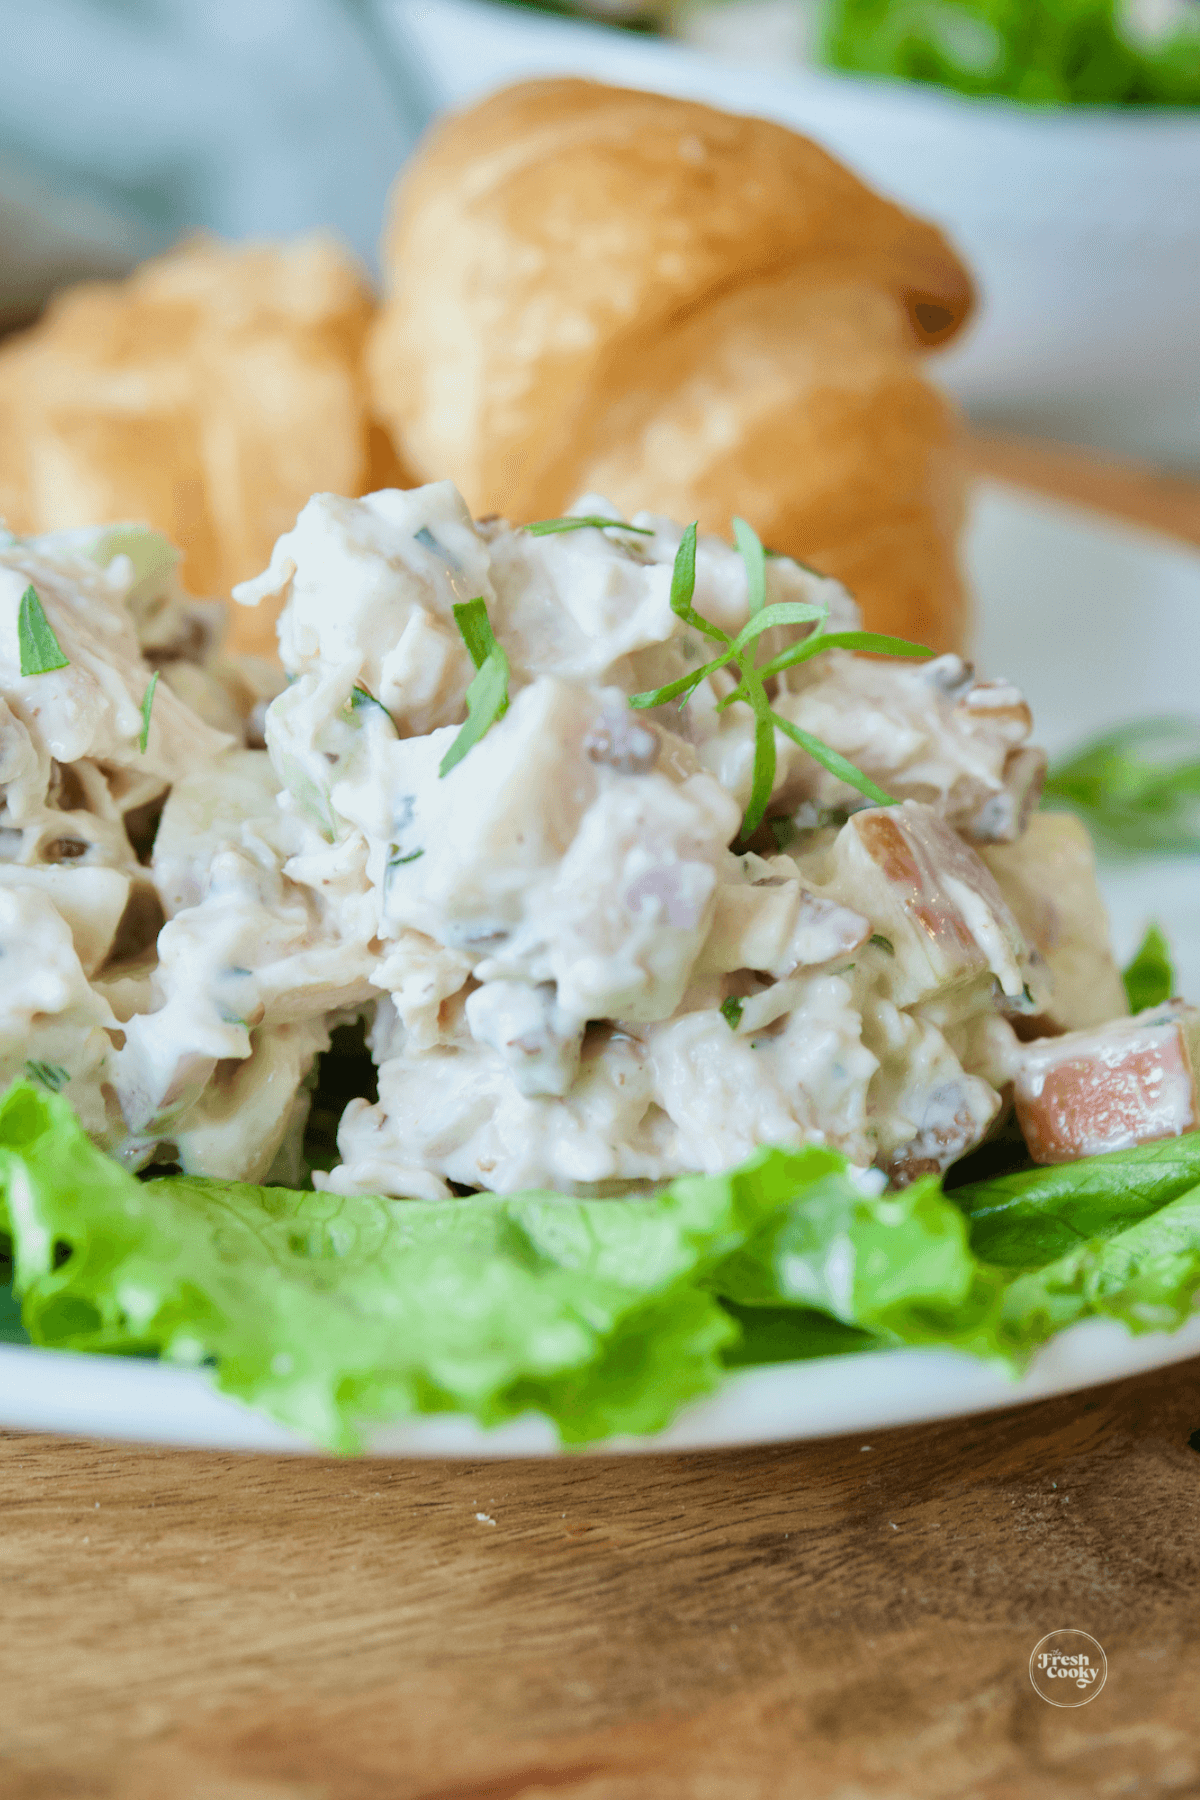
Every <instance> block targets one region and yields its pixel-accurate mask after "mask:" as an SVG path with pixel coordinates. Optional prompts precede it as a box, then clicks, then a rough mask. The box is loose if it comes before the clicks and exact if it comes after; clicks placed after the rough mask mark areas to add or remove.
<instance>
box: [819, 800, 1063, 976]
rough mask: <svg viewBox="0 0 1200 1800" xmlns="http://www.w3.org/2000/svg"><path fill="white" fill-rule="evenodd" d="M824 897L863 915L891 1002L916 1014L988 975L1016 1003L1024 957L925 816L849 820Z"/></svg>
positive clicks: (988, 898)
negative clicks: (881, 942) (883, 941)
mask: <svg viewBox="0 0 1200 1800" xmlns="http://www.w3.org/2000/svg"><path fill="white" fill-rule="evenodd" d="M833 867H834V878H833V880H832V881H831V882H830V883H829V884H828V891H829V892H830V893H832V894H833V895H834V896H835V897H836V898H838V899H839V900H842V901H843V902H844V903H845V904H847V905H851V906H854V907H855V908H856V909H858V910H859V911H861V912H864V913H866V914H867V915H868V916H869V917H870V919H871V922H872V925H873V928H874V930H875V931H876V932H878V933H880V934H881V935H883V936H885V937H886V938H887V939H888V942H889V943H890V944H891V945H892V947H893V949H894V951H895V956H894V958H893V959H891V961H890V964H889V969H888V974H887V990H888V993H887V997H888V998H889V999H890V1000H892V1001H894V1002H895V1004H896V1005H897V1006H912V1005H915V1004H916V1003H917V1002H919V1001H921V1000H924V999H926V998H927V997H928V996H929V995H931V994H933V993H936V992H937V991H938V990H940V989H944V988H948V987H953V986H957V985H959V984H961V983H965V982H968V981H971V980H973V979H976V978H978V977H979V976H983V975H986V974H987V973H988V971H989V970H990V971H991V973H992V974H994V975H995V976H996V978H997V980H998V981H999V983H1000V986H1001V988H1002V990H1003V992H1004V993H1005V994H1006V995H1007V996H1008V997H1009V998H1010V999H1013V1000H1016V1001H1020V1000H1022V999H1023V997H1024V989H1025V985H1026V981H1027V980H1028V972H1027V967H1026V965H1027V961H1028V955H1027V947H1026V944H1025V940H1024V938H1023V937H1022V935H1021V929H1020V927H1019V925H1018V924H1017V921H1016V920H1015V919H1014V917H1013V915H1012V912H1011V911H1010V910H1009V907H1008V904H1007V902H1006V901H1005V898H1004V896H1003V894H1002V893H1001V892H1000V889H999V887H998V886H997V885H996V882H995V879H994V877H993V876H992V874H991V873H990V871H989V870H988V869H987V868H986V866H985V865H984V864H983V863H982V862H981V861H980V859H979V857H978V856H977V855H976V853H975V852H974V850H972V849H971V847H970V845H968V844H966V843H964V842H963V840H962V838H960V837H959V836H958V835H957V833H956V832H954V831H953V830H951V828H950V826H948V825H947V824H946V823H945V821H944V820H943V819H941V818H940V817H939V815H938V814H937V812H936V811H935V810H934V808H933V807H931V806H924V805H922V804H921V803H920V802H919V801H915V800H906V801H905V803H904V805H903V806H892V807H888V808H886V809H885V808H882V807H871V808H868V809H866V810H864V811H862V812H858V813H855V814H854V815H853V817H852V818H850V819H849V820H848V822H847V823H846V825H845V826H843V828H842V830H841V831H840V832H839V834H838V838H837V842H836V844H835V845H834V848H833Z"/></svg>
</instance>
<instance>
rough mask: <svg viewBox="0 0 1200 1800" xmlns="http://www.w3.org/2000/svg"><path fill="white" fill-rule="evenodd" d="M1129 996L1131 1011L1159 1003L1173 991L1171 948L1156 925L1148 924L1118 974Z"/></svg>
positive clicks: (1141, 1010) (1142, 1009) (1173, 976)
mask: <svg viewBox="0 0 1200 1800" xmlns="http://www.w3.org/2000/svg"><path fill="white" fill-rule="evenodd" d="M1121 979H1122V981H1123V982H1124V983H1125V992H1126V994H1127V995H1128V996H1129V1010H1130V1012H1135V1013H1139V1012H1143V1011H1144V1010H1145V1009H1146V1007H1148V1006H1161V1005H1162V1003H1163V1001H1164V1000H1169V999H1170V998H1171V995H1172V994H1173V993H1174V992H1175V970H1174V968H1173V966H1172V964H1171V949H1170V945H1169V944H1168V943H1167V940H1166V938H1165V937H1164V936H1163V934H1162V931H1161V929H1160V928H1159V927H1158V926H1157V925H1151V926H1150V927H1149V929H1148V930H1147V932H1146V935H1145V937H1144V938H1143V939H1142V941H1141V944H1140V945H1139V947H1138V951H1137V955H1136V956H1135V957H1134V959H1133V961H1132V962H1131V963H1130V964H1129V967H1128V968H1127V969H1126V970H1125V971H1124V973H1123V975H1122V976H1121Z"/></svg>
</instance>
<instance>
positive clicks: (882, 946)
mask: <svg viewBox="0 0 1200 1800" xmlns="http://www.w3.org/2000/svg"><path fill="white" fill-rule="evenodd" d="M867 941H868V943H871V944H874V946H875V948H876V949H877V950H886V951H887V954H888V955H889V956H895V954H896V946H895V944H893V942H892V940H891V938H885V937H884V935H883V933H882V931H873V932H872V933H871V935H870V937H869V938H868V940H867Z"/></svg>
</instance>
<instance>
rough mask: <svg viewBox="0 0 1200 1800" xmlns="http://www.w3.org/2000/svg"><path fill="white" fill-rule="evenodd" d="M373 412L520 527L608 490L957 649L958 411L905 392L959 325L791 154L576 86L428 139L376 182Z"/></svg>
mask: <svg viewBox="0 0 1200 1800" xmlns="http://www.w3.org/2000/svg"><path fill="white" fill-rule="evenodd" d="M385 263H386V270H387V298H386V301H385V304H384V306H383V308H382V310H381V312H380V314H379V316H378V318H377V320H376V322H375V324H374V326H373V327H372V331H371V338H370V343H369V349H368V367H369V370H370V378H371V391H372V398H373V404H374V407H375V410H376V412H377V413H378V414H379V415H380V417H382V418H383V419H384V420H385V421H386V423H387V424H388V426H389V428H390V429H391V432H392V436H393V441H394V443H395V445H396V448H397V450H398V452H399V454H400V456H401V457H402V459H403V461H404V462H405V463H406V464H408V465H409V466H410V467H411V468H412V469H413V470H414V471H415V472H416V473H417V475H418V476H419V478H420V479H430V478H432V477H435V476H450V477H452V478H453V479H454V480H455V481H456V482H457V483H458V485H459V486H460V487H461V488H462V489H463V491H464V493H465V495H466V497H467V500H468V502H469V504H470V505H471V506H472V508H473V509H474V510H475V511H476V512H484V513H487V512H499V513H503V514H505V515H506V516H507V517H509V518H512V519H518V520H525V519H534V518H540V517H545V516H548V515H553V514H557V513H560V512H561V511H562V510H563V509H564V507H566V506H567V505H569V504H570V503H571V502H572V501H573V500H574V499H575V498H576V497H577V496H578V495H580V494H582V493H584V492H593V493H599V494H603V495H605V496H606V497H607V498H608V499H609V500H611V501H612V502H613V503H614V504H615V505H616V506H619V507H620V508H622V509H623V510H624V511H626V512H629V511H632V510H635V509H637V508H639V507H647V508H649V509H650V510H651V511H655V512H662V513H667V514H669V515H671V516H672V517H674V518H678V519H691V518H696V517H699V519H700V521H701V524H702V526H703V527H704V528H706V529H708V530H712V531H719V532H726V533H727V532H728V529H729V523H730V517H731V515H733V514H737V513H740V514H741V515H743V516H744V517H745V518H747V519H748V520H749V521H750V523H751V524H753V525H754V526H755V527H756V528H757V529H758V531H759V533H760V534H761V536H762V537H763V539H764V541H765V542H766V543H767V544H768V545H770V546H772V547H773V548H775V549H777V550H784V551H787V552H789V553H791V554H793V555H796V556H799V557H802V558H803V559H804V560H805V561H808V562H810V563H813V564H815V565H816V566H817V567H819V568H821V569H822V570H824V571H827V572H828V573H830V574H834V575H837V576H839V577H840V578H841V579H842V580H843V581H844V582H845V583H846V584H847V586H848V587H850V588H851V589H852V590H853V591H854V592H855V593H856V595H857V597H858V599H859V602H860V604H861V605H862V607H863V610H864V613H865V615H866V617H867V620H868V622H869V624H870V625H871V626H873V627H874V628H875V629H879V630H887V631H893V632H898V633H900V634H902V635H904V636H908V637H915V638H917V639H919V640H920V641H921V642H924V643H927V644H930V645H932V646H934V647H935V648H937V649H939V650H943V649H947V648H951V647H956V646H958V645H959V644H960V641H961V638H962V636H963V632H964V626H965V620H964V604H963V590H962V582H961V577H960V574H959V569H958V562H957V554H956V534H957V530H958V527H959V523H960V518H961V510H962V497H963V489H964V472H963V468H962V464H961V460H960V452H959V447H958V420H957V415H956V413H955V411H954V410H953V408H952V407H951V406H950V405H949V403H948V402H947V401H946V400H945V399H944V398H943V397H942V396H941V395H940V394H938V393H937V392H936V391H935V390H934V389H933V388H931V387H930V386H928V385H927V384H926V383H925V382H924V381H923V380H922V378H921V375H920V372H919V370H920V356H921V353H922V352H923V351H924V350H926V349H928V348H930V347H932V346H934V345H938V344H942V343H944V342H946V341H947V340H948V339H949V338H950V337H952V336H953V335H954V333H955V332H956V331H957V330H958V329H959V327H960V326H961V325H962V323H963V321H964V320H965V318H966V317H967V314H968V313H969V311H970V308H971V302H972V294H971V285H970V280H969V278H968V276H967V273H966V271H965V270H964V269H963V267H962V265H961V263H960V262H959V261H958V259H957V258H956V257H955V255H954V253H953V251H952V250H951V249H950V247H949V246H948V244H947V243H946V241H945V239H944V238H943V237H942V235H941V233H940V232H938V231H937V230H935V229H934V227H933V226H931V225H928V224H925V223H923V222H922V221H921V220H919V219H916V218H913V217H912V216H911V215H910V214H908V213H906V212H903V211H902V210H901V209H900V208H899V207H896V206H893V205H891V204H890V203H889V202H888V201H886V200H883V199H881V198H880V197H879V196H878V195H877V194H875V193H873V192H872V191H871V190H870V189H869V188H867V187H865V186H864V185H863V184H862V183H861V182H860V181H859V180H858V179H857V178H856V177H855V176H854V175H852V174H851V173H850V172H849V170H848V169H846V168H844V167H842V165H841V164H839V163H837V162H835V161H834V160H833V159H832V158H831V157H830V156H827V155H826V154H825V152H824V151H822V150H820V149H818V148H817V146H816V145H815V144H812V143H810V142H809V141H808V140H807V139H805V138H802V137H798V136H797V135H796V134H795V133H794V132H791V131H787V130H784V129H783V128H782V127H780V126H778V125H772V124H768V123H766V122H765V121H764V120H761V119H752V118H742V117H734V116H732V115H729V114H726V113H721V112H716V111H713V110H712V109H711V108H709V107H706V106H697V105H692V104H689V103H687V102H684V101H681V100H673V99H667V98H664V97H663V96H661V95H657V94H648V93H635V92H627V91H624V90H621V89H616V88H609V87H603V86H600V85H597V84H595V83H591V82H584V81H538V82H531V83H528V84H526V85H522V86H519V87H514V88H509V89H507V90H505V91H503V92H501V93H499V94H496V95H494V96H493V97H491V98H490V99H488V100H485V101H484V102H483V103H482V104H481V105H479V106H476V107H474V108H473V109H472V110H470V111H468V112H465V113H462V114H459V115H457V116H455V117H452V118H450V119H448V120H446V121H445V122H443V123H442V124H440V125H439V126H437V127H436V128H435V129H434V131H433V132H432V133H431V135H430V136H429V137H428V139H427V140H426V141H425V143H424V145H423V147H422V148H421V149H420V150H419V151H418V153H417V156H416V158H415V160H414V162H413V163H412V164H411V165H410V167H409V169H408V170H407V171H406V172H405V173H404V174H403V175H402V177H401V179H400V181H399V182H398V184H397V187H396V190H395V194H394V200H393V213H392V219H391V226H390V230H389V233H388V236H387V241H386V245H385Z"/></svg>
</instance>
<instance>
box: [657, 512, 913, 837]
mask: <svg viewBox="0 0 1200 1800" xmlns="http://www.w3.org/2000/svg"><path fill="white" fill-rule="evenodd" d="M733 534H734V537H735V539H736V540H737V547H738V549H739V550H740V551H741V555H742V561H743V563H744V564H745V567H746V595H747V602H748V609H749V613H750V617H749V619H748V620H747V621H746V623H745V624H744V625H743V626H742V629H741V630H740V631H739V632H738V634H737V636H736V637H731V636H730V635H729V633H728V632H727V631H722V630H721V628H720V626H719V625H714V624H713V623H712V621H711V619H706V618H704V616H703V615H702V614H701V613H698V612H697V611H696V609H695V607H694V606H693V605H692V599H693V596H694V594H695V591H696V526H695V525H694V524H693V525H689V526H688V528H687V530H686V531H685V532H684V534H683V537H682V539H681V540H680V545H679V550H678V552H677V554H676V557H675V567H674V569H673V571H672V574H671V611H672V612H673V613H674V614H675V616H676V618H678V619H682V620H683V621H684V623H685V624H687V625H690V626H691V627H692V629H693V630H694V631H698V632H699V633H700V634H701V636H702V637H706V638H708V639H709V640H710V642H712V643H714V644H719V645H720V650H719V652H718V654H717V655H716V656H714V657H713V658H712V660H711V661H710V662H706V663H704V664H703V665H702V666H701V667H700V668H698V669H691V670H689V671H688V673H687V674H686V675H681V676H680V677H679V678H678V680H676V681H669V682H667V683H666V684H665V686H663V687H659V688H653V689H651V690H650V692H648V693H645V694H633V695H631V696H630V700H629V704H630V706H635V707H651V706H664V705H666V703H667V702H668V701H670V700H678V701H679V702H680V703H681V704H686V703H687V701H688V700H689V699H690V698H691V696H692V694H693V693H694V692H695V690H696V688H698V687H699V685H700V683H701V682H702V681H704V680H706V679H707V677H708V676H710V675H713V674H715V673H716V671H717V670H718V669H724V668H728V667H730V666H731V665H732V666H733V667H734V668H736V670H737V672H738V677H739V679H738V683H737V686H736V687H735V688H733V689H732V691H731V692H730V693H728V694H726V695H725V696H724V698H723V699H722V700H720V701H719V702H718V706H717V710H718V711H719V712H723V711H724V710H725V708H726V707H728V706H732V705H733V704H734V702H735V701H744V702H745V704H746V705H747V706H749V708H750V710H751V712H752V713H753V714H754V778H753V781H752V783H751V788H750V802H749V805H748V806H747V808H746V813H745V817H744V818H743V820H742V833H741V835H742V838H743V839H745V838H747V837H749V836H750V834H751V832H753V831H755V830H757V828H758V826H759V825H760V824H761V823H762V821H763V818H764V816H765V814H766V810H767V806H768V804H769V802H770V799H771V791H772V789H773V788H774V785H775V733H776V732H777V731H781V732H782V733H783V735H784V736H785V737H788V738H790V739H791V740H792V742H793V743H794V744H798V745H799V747H800V748H801V750H804V751H807V753H808V755H809V756H811V757H812V758H813V760H814V761H815V762H818V763H820V765H821V767H822V768H823V769H828V771H829V773H830V774H831V775H836V776H837V778H838V780H839V781H844V782H846V783H847V784H848V785H849V786H850V787H853V788H857V789H858V791H859V793H860V794H865V795H866V797H867V799H868V800H873V801H874V802H875V804H876V806H894V805H895V801H894V800H893V799H892V797H891V795H890V794H885V793H884V791H883V789H882V788H881V787H879V786H878V784H877V783H876V782H874V781H872V780H871V777H870V776H869V775H864V774H863V772H862V770H861V769H858V768H855V766H854V764H853V763H852V762H850V761H848V760H847V758H846V757H844V756H842V755H841V754H840V753H839V752H838V751H837V750H833V749H831V748H830V746H829V745H828V744H825V743H822V741H821V739H820V738H818V737H814V736H813V734H812V732H811V731H803V730H801V728H800V726H799V725H793V724H792V722H791V720H790V719H785V718H782V717H781V716H780V715H779V713H777V712H776V711H775V710H774V708H773V707H772V705H771V701H770V698H769V696H768V694H767V688H766V684H767V682H768V681H770V680H771V678H772V676H775V675H779V674H782V672H783V671H784V669H792V668H795V666H796V664H797V663H802V662H807V661H808V659H809V658H810V657H812V656H819V655H820V654H821V652H822V651H824V650H865V651H871V652H874V653H875V654H876V655H879V656H932V654H933V652H932V651H931V650H928V649H927V648H926V647H925V645H924V644H911V643H909V642H908V640H907V639H906V638H895V637H884V636H882V635H880V633H878V632H875V631H824V630H823V629H822V627H823V625H824V623H825V620H826V619H827V618H828V616H829V611H828V608H827V607H824V606H813V605H811V604H810V603H809V602H808V601H805V600H783V601H777V602H776V603H775V604H774V605H771V606H768V605H767V584H766V563H765V560H764V551H763V547H762V544H761V542H760V541H759V538H758V535H757V533H756V532H755V531H754V530H753V529H752V527H751V526H749V525H747V523H746V521H745V520H744V519H735V520H734V522H733ZM777 625H815V626H816V630H815V631H813V632H810V633H809V635H808V636H807V637H803V638H800V639H798V640H797V642H796V643H794V644H789V645H788V646H787V648H786V649H785V650H781V651H780V652H779V654H778V655H777V656H773V657H772V658H771V659H770V661H769V662H766V663H763V664H762V665H761V667H760V666H759V664H758V660H757V659H758V641H759V639H760V638H761V637H762V635H763V633H764V632H766V631H771V630H773V629H774V628H775V626H777Z"/></svg>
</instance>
